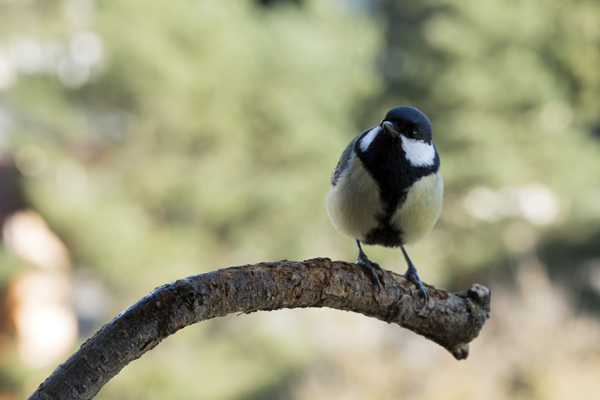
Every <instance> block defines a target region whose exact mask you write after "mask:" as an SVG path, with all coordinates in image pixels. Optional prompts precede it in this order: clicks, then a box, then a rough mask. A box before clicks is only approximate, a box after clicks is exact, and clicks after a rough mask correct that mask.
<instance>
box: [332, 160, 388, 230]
mask: <svg viewBox="0 0 600 400" xmlns="http://www.w3.org/2000/svg"><path fill="white" fill-rule="evenodd" d="M379 201H380V200H379V188H378V187H377V183H376V182H375V181H374V180H373V179H372V178H371V177H370V176H369V175H368V173H367V172H366V170H365V168H364V166H363V165H362V162H361V161H360V159H358V157H356V156H355V155H353V156H352V158H351V159H350V160H349V165H348V168H346V170H345V171H344V172H343V174H342V175H341V176H340V179H339V181H338V182H337V184H336V186H332V187H331V188H330V189H329V192H328V193H327V198H326V200H325V207H326V209H327V214H329V219H330V220H331V223H332V224H333V226H334V227H335V229H337V230H338V231H339V232H340V233H342V234H343V235H346V236H348V237H350V238H353V239H358V240H361V241H363V240H364V238H365V235H366V234H367V232H369V231H370V230H371V229H373V228H375V226H376V225H377V218H376V216H377V214H378V212H379Z"/></svg>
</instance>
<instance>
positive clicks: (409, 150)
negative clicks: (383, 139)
mask: <svg viewBox="0 0 600 400" xmlns="http://www.w3.org/2000/svg"><path fill="white" fill-rule="evenodd" d="M379 126H380V127H381V130H382V132H385V134H387V135H391V136H393V137H394V138H396V139H398V138H399V139H400V141H401V143H402V150H403V152H404V156H405V157H406V159H407V160H408V161H409V162H410V164H411V165H412V166H414V167H434V166H435V165H436V162H437V164H438V165H439V158H438V157H437V152H436V150H435V146H434V144H433V136H432V133H431V123H430V122H429V119H428V118H427V117H426V116H425V114H423V113H422V112H421V111H419V110H417V109H416V108H414V107H408V106H401V107H394V108H392V109H391V110H390V111H388V113H387V114H386V116H385V118H384V119H382V120H381V123H380V124H379ZM436 160H437V161H436Z"/></svg>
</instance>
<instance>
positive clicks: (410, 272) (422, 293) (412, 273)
mask: <svg viewBox="0 0 600 400" xmlns="http://www.w3.org/2000/svg"><path fill="white" fill-rule="evenodd" d="M402 254H404V259H405V260H406V263H407V264H408V269H407V270H406V272H405V273H404V276H405V277H406V279H408V280H409V281H411V282H412V283H413V284H414V285H415V287H416V288H417V291H418V292H419V297H420V298H423V300H424V302H423V305H424V306H425V305H427V303H428V302H429V292H428V291H427V288H425V285H423V282H421V278H419V274H418V273H417V268H416V267H415V264H413V262H412V261H411V259H410V258H409V257H408V254H407V253H406V250H404V246H403V247H402Z"/></svg>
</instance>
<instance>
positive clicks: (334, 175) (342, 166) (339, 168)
mask: <svg viewBox="0 0 600 400" xmlns="http://www.w3.org/2000/svg"><path fill="white" fill-rule="evenodd" d="M373 128H374V126H372V127H370V128H369V129H366V130H364V131H362V132H361V133H359V134H358V135H357V136H356V137H355V138H354V139H352V141H351V142H350V143H349V144H348V146H346V148H345V149H344V152H343V153H342V156H341V157H340V160H339V161H338V163H337V164H336V166H335V168H334V169H333V171H332V172H331V177H330V178H329V182H331V186H335V185H337V183H338V181H339V179H340V176H342V173H343V172H344V171H345V170H346V168H348V161H350V157H351V156H352V151H353V150H354V144H355V143H356V141H357V140H358V139H360V138H361V137H362V136H363V135H364V134H365V133H367V132H369V131H370V130H371V129H373Z"/></svg>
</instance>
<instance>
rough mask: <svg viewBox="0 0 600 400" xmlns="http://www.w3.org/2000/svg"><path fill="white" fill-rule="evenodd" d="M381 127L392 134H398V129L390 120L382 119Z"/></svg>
mask: <svg viewBox="0 0 600 400" xmlns="http://www.w3.org/2000/svg"><path fill="white" fill-rule="evenodd" d="M381 127H382V128H383V130H384V131H386V132H387V133H389V134H390V135H398V131H397V130H396V128H395V127H394V124H393V123H391V122H390V121H381Z"/></svg>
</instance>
